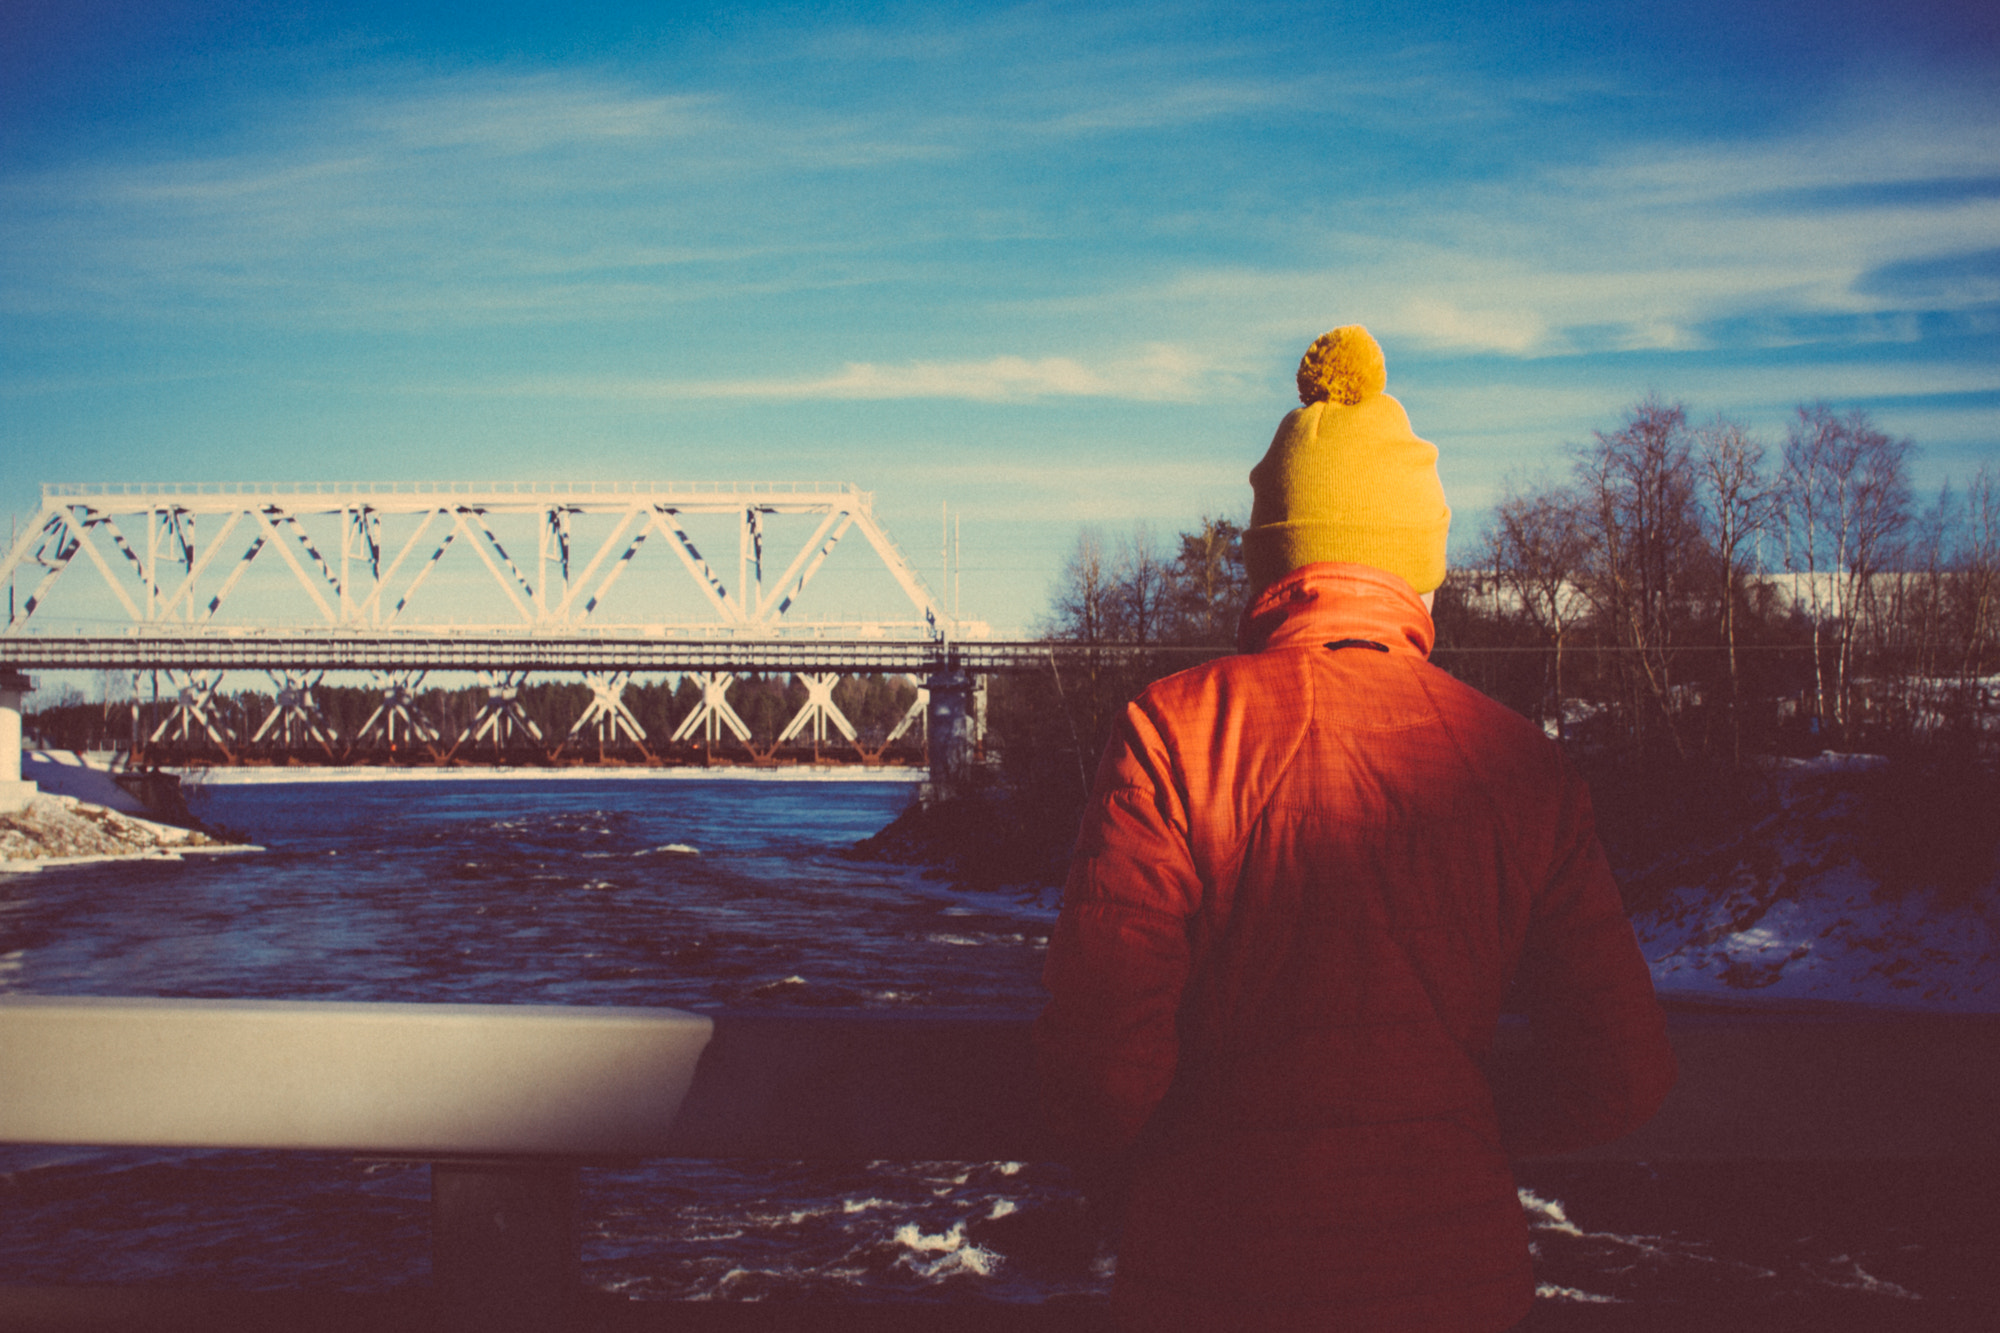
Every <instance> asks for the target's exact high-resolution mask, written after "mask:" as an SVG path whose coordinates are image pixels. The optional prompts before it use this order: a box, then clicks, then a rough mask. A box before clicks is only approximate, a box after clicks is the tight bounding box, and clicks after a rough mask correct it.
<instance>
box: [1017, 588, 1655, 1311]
mask: <svg viewBox="0 0 2000 1333" xmlns="http://www.w3.org/2000/svg"><path fill="white" fill-rule="evenodd" d="M1432 633H1433V629H1432V625H1431V619H1430V616H1429V614H1428V613H1427V612H1426V611H1425V609H1424V606H1423V603H1422V602H1420V601H1419V600H1418V599H1417V597H1416V595H1415V594H1414V593H1413V592H1412V591H1411V589H1410V587H1409V585H1408V584H1407V583H1405V582H1403V580H1401V579H1399V578H1397V577H1396V576H1394V575H1391V574H1387V573H1383V572H1382V571H1379V570H1375V569H1372V568H1369V567H1367V566H1362V565H1352V564H1331V563H1328V564H1314V565H1308V566H1306V567H1304V568H1303V569H1299V570H1295V571H1293V572H1292V573H1291V574H1289V575H1287V576H1286V577H1284V578H1283V579H1281V580H1279V581H1278V582H1276V583H1274V584H1272V585H1271V586H1270V587H1269V588H1267V589H1266V590H1265V591H1264V592H1263V593H1262V594H1261V595H1260V596H1259V597H1258V598H1257V599H1256V601H1255V602H1254V603H1253V604H1252V605H1251V607H1250V608H1249V610H1248V612H1247V613H1246V614H1245V616H1244V623H1243V633H1242V640H1243V641H1242V647H1243V649H1244V652H1243V653H1242V654H1240V655H1238V656H1235V657H1229V658H1225V659H1222V660H1220V661H1217V662H1213V663H1210V664H1208V665H1206V666H1202V667H1197V668H1195V669H1194V670H1191V671H1185V672H1182V673H1180V674H1179V675H1176V676H1172V677H1170V678H1168V679H1166V680H1163V681H1160V682H1158V683H1156V684H1155V685H1153V686H1152V687H1151V688H1149V689H1148V690H1147V691H1146V692H1145V693H1144V694H1143V695H1141V696H1140V697H1139V699H1138V700H1137V701H1136V702H1134V703H1133V704H1132V705H1131V706H1130V707H1129V708H1128V709H1127V711H1126V715H1125V718H1124V721H1123V724H1122V727H1121V730H1120V732H1119V734H1118V736H1117V737H1116V738H1115V739H1114V740H1113V742H1112V743H1111V745H1110V747H1109V748H1108V750H1107V751H1106V753H1105V755H1104V759H1103V762H1102V764H1101V766H1100V767H1099V769H1098V774H1097V781H1096V787H1095V790H1094V793H1093V795H1092V798H1091V803H1090V806H1089V809H1088V810H1087V812H1086V814H1085V816H1084V821H1083V826H1082V830H1081V832H1080V834H1079V836H1078V840H1077V846H1076V853H1075V857H1074V859H1073V861H1072V863H1071V867H1070V873H1069V880H1068V884H1067V887H1066V888H1065V890H1064V894H1063V905H1062V913H1061V917H1060V919H1059V920H1058V922H1057V925H1056V928H1055V931H1054V934H1053V936H1052V938H1051V939H1050V942H1049V955H1048V963H1047V969H1046V973H1045V980H1046V982H1047V986H1048V990H1049V993H1050V1001H1049V1004H1048V1007H1047V1009H1046V1010H1045V1011H1044V1012H1043V1014H1042V1016H1041V1018H1040V1019H1039V1021H1038V1023H1037V1025H1036V1037H1037V1042H1038V1048H1039V1057H1040V1062H1041V1073H1042V1082H1043V1089H1044V1098H1045V1101H1046V1105H1047V1110H1048V1114H1049V1116H1050V1118H1051V1121H1052V1125H1053V1127H1054V1129H1055V1130H1056V1131H1057V1133H1058V1134H1060V1135H1061V1136H1063V1137H1064V1138H1065V1139H1066V1140H1067V1141H1068V1142H1069V1143H1070V1144H1072V1145H1073V1146H1074V1147H1075V1148H1076V1149H1077V1150H1078V1151H1079V1152H1080V1153H1094V1154H1110V1155H1115V1156H1118V1157H1119V1158H1121V1159H1122V1161H1123V1162H1124V1163H1125V1165H1126V1166H1127V1168H1128V1169H1129V1188H1128V1191H1127V1194H1126V1203H1125V1209H1124V1224H1123V1234H1122V1237H1121V1239H1120V1244H1119V1256H1118V1272H1117V1279H1116V1282H1115V1285H1114V1289H1113V1296H1112V1305H1113V1311H1114V1313H1115V1314H1116V1315H1117V1316H1118V1317H1119V1320H1120V1322H1121V1324H1123V1325H1124V1326H1126V1327H1130V1328H1136V1329H1146V1330H1149V1331H1150V1330H1172V1329H1201V1330H1250V1329H1260V1330H1261V1329H1301V1330H1303V1329H1314V1330H1324V1329H1408V1330H1425V1331H1426V1333H1432V1331H1435V1330H1451V1329H1464V1330H1477V1329H1502V1328H1506V1327H1508V1326H1509V1325H1511V1324H1512V1323H1514V1322H1515V1321H1517V1320H1519V1319H1520V1318H1522V1317H1523V1316H1524V1315H1526V1313H1527V1312H1528V1309H1529V1306H1530V1303H1531V1301H1532V1297H1533V1282H1532V1278H1531V1273H1530V1268H1529V1256H1528V1239H1527V1227H1526V1222H1525V1219H1524V1217H1523V1214H1522V1211H1521V1207H1520V1205H1519V1203H1518V1201H1517V1198H1516V1194H1515V1189H1514V1182H1513V1178H1512V1174H1511V1171H1510V1168H1509V1157H1510V1155H1520V1154H1524V1153H1531V1152H1546V1151H1556V1150H1561V1149H1564V1148H1569V1147H1578V1146H1582V1145H1585V1144H1588V1143H1591V1142H1596V1141H1605V1140H1610V1139H1613V1138H1616V1137H1618V1136H1620V1135H1622V1134H1625V1133H1627V1132H1629V1131H1630V1130H1632V1129H1634V1128H1636V1127H1637V1126H1639V1125H1640V1124H1641V1123H1643V1122H1644V1121H1645V1120H1646V1119H1647V1118H1648V1117H1649V1116H1650V1115H1651V1114H1652V1113H1653V1111H1654V1110H1655V1109H1656V1108H1657V1107H1658V1105H1659V1103H1660V1100H1661V1099H1662V1098H1663V1097H1664V1096H1665V1095H1666V1091H1667V1088H1668V1087H1669V1085H1670V1084H1671V1083H1672V1081H1673V1074H1674V1063H1673V1054H1672V1052H1671V1050H1670V1049H1669V1047H1668V1045H1667V1039H1666V1031H1665V1024H1664V1020H1663V1018H1662V1015H1661V1013H1660V1010H1659V1007H1658V1005H1657V1003H1656V1002H1655V1000H1654V997H1653V988H1652V983H1651V980H1650V978H1649V976H1648V974H1647V970H1646V966H1645V963H1644V960H1643V959H1642V958H1641V957H1640V954H1639V951H1638V947H1637V945H1636V943H1635V942H1634V939H1633V935H1632V930H1631V927H1630V926H1629V925H1628V924H1627V922H1626V919H1625V913H1624V910H1623V907H1622V906H1621V904H1620V901H1619V897H1618V890H1617V886H1616V884H1615V883H1614V882H1613V880H1612V877H1611V872H1610V869H1609V867H1608V866H1607V865H1606V862H1605V859H1604V853H1603V851H1602V849H1601V848H1600V847H1599V845H1598V841H1597V836H1596V833H1595V830H1594V827H1593V824H1592V820H1591V813H1590V802H1589V797H1588V794H1587V792H1586V790H1585V788H1584V785H1583V783H1582V782H1581V781H1580V780H1579V779H1578V778H1577V777H1576V776H1575V774H1573V773H1572V772H1571V770H1570V768H1569V767H1568V765H1567V764H1566V763H1565V761H1564V759H1563V756H1562V753H1561V751H1560V750H1559V749H1558V748H1557V746H1556V745H1555V744H1554V743H1553V742H1552V741H1550V740H1549V739H1548V738H1546V737H1545V736H1543V735H1542V734H1541V732H1540V731H1538V730H1537V729H1536V728H1535V727H1534V726H1533V725H1532V724H1530V723H1529V722H1527V721H1526V720H1525V719H1523V718H1522V717H1520V716H1519V715H1518V714H1515V713H1513V712H1510V711H1509V710H1507V709H1506V708H1503V707H1501V706H1500V705H1499V704H1496V703H1494V702H1493V701H1492V700H1490V699H1488V698H1486V697H1485V696H1484V695H1482V694H1480V693H1478V692H1477V691H1475V690H1473V689H1471V688H1469V687H1467V686H1465V685H1463V684H1460V683H1459V682H1458V681H1457V680H1454V679H1453V678H1452V677H1451V676H1449V675H1447V674H1446V673H1444V672H1443V671H1440V670H1438V669H1436V668H1435V667H1432V666H1431V665H1430V664H1429V662H1428V660H1427V656H1428V653H1429V651H1430V645H1431V637H1432ZM1510 989H1511V990H1512V991H1513V992H1514V994H1515V997H1516V999H1517V1000H1518V1002H1519V1003H1520V1004H1521V1005H1523V1006H1525V1008H1526V1010H1527V1012H1528V1015H1529V1018H1530V1020H1531V1023H1532V1026H1533V1031H1534V1035H1535V1046H1536V1051H1537V1061H1538V1064H1537V1066H1536V1068H1537V1073H1536V1075H1535V1077H1533V1078H1532V1079H1529V1080H1526V1081H1524V1083H1523V1084H1522V1086H1521V1087H1520V1088H1519V1089H1503V1090H1496V1088H1495V1086H1494V1085H1493V1083H1492V1082H1491V1081H1490V1080H1489V1078H1488V1075H1487V1072H1486V1068H1485V1061H1486V1058H1487V1055H1488V1051H1489V1048H1490V1047H1491V1045H1492V1043H1493V1038H1494V1032H1495V1028H1496V1026H1497V1024H1498V1022H1499V1018H1500V1012H1501V1006H1502V1000H1503V998H1504V997H1507V996H1508V995H1509V992H1510Z"/></svg>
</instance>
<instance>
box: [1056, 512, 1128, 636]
mask: <svg viewBox="0 0 2000 1333" xmlns="http://www.w3.org/2000/svg"><path fill="white" fill-rule="evenodd" d="M1116 598H1117V593H1116V589H1115V587H1114V583H1113V579H1112V574H1111V567H1110V563H1109V562H1108V561H1107V560H1106V559H1105V555H1104V538H1103V537H1102V536H1100V535H1099V533H1098V531H1097V529H1096V528H1090V527H1086V528H1084V529H1083V530H1081V531H1080V532H1078V533H1077V534H1076V545H1075V546H1074V547H1072V548H1071V550H1070V553H1069V558H1068V559H1066V560H1064V561H1063V568H1062V574H1061V575H1060V576H1059V577H1058V579H1057V581H1056V587H1055V595H1054V596H1053V597H1052V598H1051V599H1050V602H1051V609H1052V612H1053V614H1052V615H1051V617H1050V623H1049V627H1048V628H1049V633H1050V635H1051V636H1053V637H1055V638H1059V639H1072V640H1075V641H1076V642H1078V643H1102V642H1104V641H1106V640H1108V639H1110V638H1111V637H1112V634H1113V621H1114V619H1115V618H1116V616H1117V614H1118V610H1117V607H1116V605H1115V602H1116Z"/></svg>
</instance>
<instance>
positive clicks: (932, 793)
mask: <svg viewBox="0 0 2000 1333" xmlns="http://www.w3.org/2000/svg"><path fill="white" fill-rule="evenodd" d="M924 688H925V690H926V691H927V692H928V693H929V695H930V707H929V713H928V716H927V717H926V722H927V723H928V726H929V731H930V781H929V783H928V784H926V786H925V789H924V793H923V799H924V800H925V801H926V802H930V801H948V800H951V799H952V798H953V797H956V796H961V795H963V794H964V793H965V792H966V790H967V789H968V788H969V787H970V786H971V784H972V776H973V772H974V770H975V768H976V767H977V765H978V762H979V747H980V743H981V742H982V741H984V740H985V739H986V678H985V677H984V676H975V675H973V674H972V673H971V672H969V671H961V670H949V671H940V672H936V673H934V674H933V675H931V676H930V677H928V678H927V679H926V680H925V681H924Z"/></svg>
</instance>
